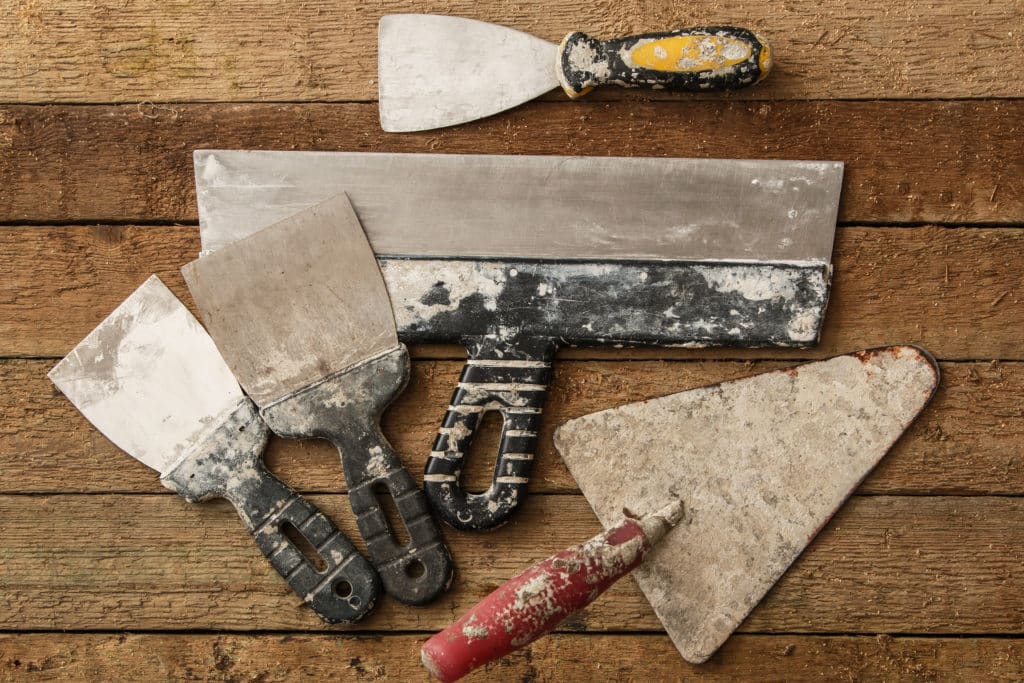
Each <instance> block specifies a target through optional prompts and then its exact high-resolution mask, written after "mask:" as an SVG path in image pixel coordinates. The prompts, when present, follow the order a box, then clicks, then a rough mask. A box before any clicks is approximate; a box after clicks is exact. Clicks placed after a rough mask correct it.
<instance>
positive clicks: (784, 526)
mask: <svg viewBox="0 0 1024 683" xmlns="http://www.w3.org/2000/svg"><path fill="white" fill-rule="evenodd" d="M938 379H939V378H938V368H937V367H936V365H935V361H934V360H933V359H932V358H931V357H930V356H929V355H928V354H927V353H925V352H923V351H922V350H920V349H918V348H915V347H910V346H893V347H887V348H882V349H874V350H871V351H864V352H861V353H856V354H849V355H845V356H839V357H836V358H832V359H829V360H825V361H819V362H816V363H808V364H805V365H801V366H797V367H795V368H789V369H786V370H778V371H774V372H769V373H765V374H761V375H757V376H754V377H750V378H746V379H740V380H735V381H732V382H725V383H722V384H718V385H713V386H709V387H703V388H700V389H694V390H692V391H684V392H682V393H679V394H674V395H672V396H666V397H664V398H658V399H654V400H650V401H643V402H640V403H633V404H630V405H627V406H622V407H620V408H613V409H611V410H605V411H602V412H599V413H593V414H591V415H587V416H584V417H581V418H579V419H576V420H570V421H569V422H567V423H566V424H565V425H563V426H562V427H560V428H559V429H558V430H557V431H556V433H555V445H556V447H557V448H558V451H559V452H560V453H561V455H562V458H563V459H564V461H565V463H566V465H567V466H568V467H569V470H570V471H571V472H572V474H573V477H574V478H575V479H576V481H577V482H578V483H579V485H580V488H581V489H582V491H583V494H584V495H585V496H586V498H587V500H588V501H589V502H590V504H591V506H592V507H593V508H594V511H595V512H596V513H597V516H598V518H600V520H601V523H602V524H604V525H605V526H606V527H607V526H609V525H611V524H614V523H616V522H617V521H618V520H620V519H621V515H622V510H623V508H627V509H629V510H630V511H631V512H632V513H634V514H636V515H638V516H643V515H646V514H648V513H650V512H653V511H655V510H657V509H658V508H659V507H661V506H663V505H665V504H666V503H667V502H669V501H671V500H682V501H683V504H684V507H685V510H686V517H685V519H684V520H683V521H682V522H681V523H680V524H679V525H678V526H677V527H676V529H675V530H674V531H672V532H671V533H670V534H669V535H668V536H666V537H665V538H664V539H663V540H662V542H661V543H660V544H659V545H658V546H657V547H656V548H655V549H654V550H653V551H652V552H651V554H650V555H649V556H648V558H647V560H646V561H645V562H644V564H643V565H641V566H640V567H639V568H637V569H636V571H635V572H634V576H635V577H636V580H637V583H638V584H639V585H640V588H641V590H643V592H644V594H645V595H646V596H647V598H648V600H650V601H651V604H652V606H653V607H654V611H655V612H656V613H657V615H658V617H659V618H660V619H661V621H662V623H663V624H664V625H665V628H666V630H667V631H668V634H669V636H670V637H671V638H672V640H673V642H674V643H675V644H676V647H677V648H678V649H679V651H680V652H681V653H682V655H683V657H685V658H686V659H687V660H689V661H691V662H698V663H699V662H703V661H705V660H707V659H708V658H709V657H710V656H711V655H712V654H713V653H714V651H715V650H716V649H717V648H718V647H719V646H720V645H721V644H722V643H723V642H724V641H725V640H726V639H727V638H728V637H729V634H731V633H732V632H733V630H734V629H735V628H736V627H737V626H739V624H740V622H742V621H743V619H744V618H745V617H746V616H747V614H749V612H750V611H751V610H752V609H753V608H754V607H755V606H756V605H757V603H758V602H760V600H761V598H763V597H764V595H765V593H767V592H768V590H769V589H770V588H771V587H772V585H773V584H774V583H775V582H776V581H777V580H778V579H779V578H780V577H781V576H782V574H783V573H784V572H785V571H786V568H787V567H789V565H790V564H791V563H792V562H793V561H794V560H795V559H796V558H797V556H799V555H800V553H801V552H802V551H803V549H804V548H805V547H806V546H807V544H808V543H810V541H811V539H812V538H814V536H815V535H816V534H817V533H818V531H819V530H820V529H821V528H822V527H823V526H824V525H825V523H826V522H827V521H828V520H829V519H830V518H831V517H832V515H833V514H834V513H835V512H836V510H837V509H838V508H839V506H840V505H842V503H843V501H844V500H846V498H847V497H848V496H849V495H850V494H851V493H852V492H853V490H854V489H855V488H856V487H857V485H858V484H859V483H860V482H861V481H862V480H863V479H864V477H865V476H866V475H867V474H868V472H870V471H871V469H872V468H873V467H874V466H875V465H876V464H877V463H878V461H879V460H880V459H881V458H882V457H883V456H884V455H885V454H886V452H887V451H888V450H889V449H890V447H891V446H892V445H893V443H894V442H895V441H896V440H897V439H898V438H899V437H900V435H901V434H902V433H903V431H904V430H905V429H906V428H907V426H908V425H909V424H910V423H911V422H913V420H914V419H915V418H916V417H917V415H918V414H919V413H920V411H921V410H922V409H923V408H924V406H925V405H926V404H927V403H928V401H929V399H930V398H931V397H932V395H933V394H934V392H935V388H936V386H937V384H938Z"/></svg>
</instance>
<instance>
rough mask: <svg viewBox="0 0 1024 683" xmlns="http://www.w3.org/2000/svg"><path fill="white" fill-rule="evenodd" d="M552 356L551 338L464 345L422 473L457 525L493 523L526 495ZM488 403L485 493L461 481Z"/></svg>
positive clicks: (434, 500)
mask: <svg viewBox="0 0 1024 683" xmlns="http://www.w3.org/2000/svg"><path fill="white" fill-rule="evenodd" d="M553 356H554V343H553V342H552V341H549V340H530V341H529V342H528V343H519V344H516V343H507V344H503V345H499V347H498V348H495V347H494V346H492V345H491V344H487V343H481V344H474V345H472V346H471V347H470V359H469V360H468V361H467V362H466V366H465V367H464V368H463V369H462V376H461V377H460V378H459V385H458V387H457V388H456V389H455V392H454V393H453V394H452V399H451V405H449V406H448V411H447V412H446V413H445V416H444V422H443V423H442V426H441V428H440V429H439V430H438V434H437V439H436V440H435V441H434V447H433V449H432V450H431V453H430V457H429V458H428V459H427V467H426V472H425V473H424V475H423V488H424V490H426V493H427V497H428V498H430V502H431V504H432V505H433V507H434V509H435V510H436V511H437V513H438V514H439V515H440V516H441V518H442V519H443V520H444V521H445V522H447V523H448V524H450V525H451V526H453V527H455V528H456V529H462V530H465V531H484V530H487V529H494V528H497V527H499V526H501V525H502V524H504V523H505V522H507V521H508V519H509V516H510V515H511V514H512V513H513V512H514V511H515V509H516V507H517V506H518V505H519V503H520V502H522V500H523V498H525V497H526V489H527V485H528V484H529V482H530V470H531V469H532V467H533V458H534V452H535V451H536V449H537V431H538V429H539V428H540V419H541V410H542V409H543V407H544V400H545V399H546V397H547V387H548V383H549V382H550V380H551V362H552V358H553ZM490 410H497V411H499V412H500V413H501V416H502V427H501V441H500V443H499V444H498V458H497V461H496V462H495V465H494V476H493V478H492V480H491V485H490V487H489V488H488V489H487V490H486V491H484V492H483V493H468V492H467V491H466V490H465V489H463V488H462V485H461V484H460V482H459V476H460V475H461V473H462V462H463V460H464V458H465V457H466V453H467V452H468V451H469V448H470V445H471V444H472V442H473V437H474V435H475V434H476V429H477V427H478V426H479V425H480V420H481V418H482V417H483V415H484V414H485V413H486V412H488V411H490Z"/></svg>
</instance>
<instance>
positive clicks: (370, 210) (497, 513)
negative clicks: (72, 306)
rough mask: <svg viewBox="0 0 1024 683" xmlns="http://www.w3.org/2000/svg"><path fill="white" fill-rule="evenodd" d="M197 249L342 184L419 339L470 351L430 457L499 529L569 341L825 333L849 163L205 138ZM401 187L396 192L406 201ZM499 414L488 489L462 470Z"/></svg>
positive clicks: (520, 485)
mask: <svg viewBox="0 0 1024 683" xmlns="http://www.w3.org/2000/svg"><path fill="white" fill-rule="evenodd" d="M195 164H196V190H197V197H198V203H199V221H200V234H201V237H202V243H203V252H204V253H215V252H217V251H218V250H219V249H221V248H223V247H224V246H225V245H228V244H231V243H233V242H234V241H236V240H238V239H241V238H243V237H245V236H247V235H250V234H252V233H253V232H254V231H255V230H257V229H258V228H259V227H261V226H266V225H268V224H269V223H271V222H274V221H276V220H280V219H282V218H284V217H286V216H289V215H291V214H293V213H295V212H296V211H299V210H301V209H303V208H306V207H308V206H311V205H313V204H315V203H317V202H319V201H322V200H324V199H325V198H327V197H330V196H333V195H335V194H337V193H338V192H341V191H343V190H344V191H345V192H346V193H347V194H348V195H349V197H350V198H351V200H352V204H353V206H354V207H355V209H356V212H357V214H358V215H359V217H360V221H361V223H362V225H363V228H364V229H365V231H366V235H367V237H368V238H369V240H370V243H371V245H372V247H373V249H374V251H375V253H376V254H377V258H378V261H379V263H380V266H381V270H382V271H383V274H384V280H385V283H386V285H387V289H388V294H389V295H390V298H391V303H392V307H393V310H394V314H395V319H396V323H397V325H398V335H399V339H401V340H402V341H404V342H406V343H439V342H440V343H444V342H447V343H451V342H456V343H462V344H465V345H466V347H467V348H468V350H469V362H468V363H467V365H466V367H465V370H464V372H463V375H462V377H461V379H460V383H459V386H458V387H457V388H456V391H455V393H454V395H453V397H452V401H451V408H450V410H449V411H448V412H447V414H446V415H445V418H444V422H443V426H442V428H441V429H440V430H439V433H438V437H437V440H436V441H435V443H434V447H433V452H432V454H431V457H430V458H429V460H428V464H427V475H426V477H425V481H424V487H425V488H426V491H427V495H428V496H429V497H430V498H431V502H432V503H433V505H434V507H435V508H436V509H437V510H438V512H439V514H440V515H441V516H442V517H443V518H444V519H445V521H447V522H448V523H449V524H452V525H453V526H456V527H458V528H462V529H489V528H493V527H495V526H498V525H500V524H501V523H503V522H505V521H506V520H507V519H508V517H509V515H510V514H511V513H512V511H513V510H514V509H515V507H516V505H517V504H518V502H519V501H520V500H521V499H522V498H523V496H525V494H526V488H527V482H528V480H529V475H530V466H531V463H532V457H533V453H534V450H535V446H536V432H537V429H538V425H539V423H540V411H541V409H542V404H543V401H544V396H545V389H546V386H547V382H548V379H549V377H550V364H551V360H552V356H553V353H554V349H555V346H556V344H569V345H588V344H605V345H609V344H624V345H644V344H650V345H662V346H710V345H726V346H807V345H810V344H813V343H815V342H816V341H817V339H818V334H819V332H820V330H821V325H822V321H823V318H824V313H825V306H826V303H827V301H828V288H829V282H830V278H831V273H832V266H831V254H832V240H833V237H834V233H835V225H836V213H837V211H838V206H839V194H840V187H841V183H842V175H843V165H842V164H841V163H837V162H803V161H742V160H701V159H660V158H614V157H563V156H498V155H463V154H453V155H443V154H442V155H438V154H365V153H352V152H262V151H245V150H240V151H209V150H200V151H197V152H196V153H195ZM395 197H401V198H402V201H395ZM488 410H500V411H501V413H502V415H503V417H504V418H505V420H504V426H503V433H502V439H501V444H500V446H499V456H498V460H497V463H496V466H495V473H494V479H493V481H492V484H491V486H490V488H489V489H488V490H487V491H485V492H483V493H480V494H469V493H467V492H466V491H465V490H464V489H462V487H461V486H460V484H459V481H458V476H459V472H460V470H461V468H462V461H463V457H464V454H465V453H466V452H467V451H468V448H469V444H470V443H471V441H472V438H473V434H474V431H475V428H476V425H477V424H478V423H479V420H480V417H481V415H483V414H484V413H485V412H486V411H488Z"/></svg>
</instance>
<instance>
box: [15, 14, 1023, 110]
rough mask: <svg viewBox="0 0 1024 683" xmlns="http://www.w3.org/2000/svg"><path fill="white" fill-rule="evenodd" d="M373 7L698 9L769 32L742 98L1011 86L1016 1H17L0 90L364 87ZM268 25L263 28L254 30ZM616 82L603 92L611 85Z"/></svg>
mask: <svg viewBox="0 0 1024 683" xmlns="http://www.w3.org/2000/svg"><path fill="white" fill-rule="evenodd" d="M388 11H404V12H431V11H433V12H444V13H450V14H455V15H461V16H467V17H473V18H478V19H483V20H487V21H492V22H496V23H500V24H504V25H506V26H509V27H512V28H516V29H519V30H523V31H527V32H530V33H533V34H534V35H537V36H539V37H541V38H544V39H547V40H550V41H552V42H555V43H557V42H559V41H560V40H561V39H562V37H563V36H564V35H565V34H566V33H568V32H570V31H574V30H579V29H582V30H586V31H588V32H590V33H592V34H594V35H596V36H599V37H604V38H610V37H615V36H618V35H628V34H630V33H637V32H645V31H655V30H666V29H671V28H679V27H683V26H693V25H701V24H705V25H706V24H709V23H710V24H722V23H732V24H737V25H744V26H748V27H750V28H752V29H754V30H757V31H759V32H761V33H763V34H764V35H765V36H767V37H768V39H769V40H770V42H771V44H772V45H773V46H774V49H775V61H776V69H775V73H774V74H773V75H772V76H771V78H770V79H769V80H768V81H766V82H765V83H764V84H762V85H763V87H758V88H756V89H755V90H751V91H750V92H749V93H744V94H742V95H739V96H742V97H748V98H772V99H783V98H796V99H823V98H864V99H874V98H922V97H943V98H946V97H949V98H964V97H1020V96H1022V95H1024V89H1022V86H1021V83H1020V79H1015V78H1007V77H1006V75H1005V68H1006V65H1007V64H1012V63H1015V62H1016V60H1017V59H1018V58H1019V55H1020V53H1021V51H1022V50H1024V43H1022V40H1024V39H1022V31H1021V30H1020V29H1021V26H1022V24H1024V17H1022V9H1021V6H1020V4H1019V3H1015V2H1001V3H992V2H987V1H985V0H961V2H957V3H931V4H925V5H922V4H919V3H911V2H899V3H889V2H885V0H870V1H868V2H860V3H856V4H853V3H848V2H843V0H791V1H790V2H786V3H784V4H779V5H775V6H772V7H771V11H767V10H766V8H765V7H764V6H762V5H759V4H754V5H751V4H749V3H744V2H742V1H741V0H718V1H713V0H694V1H693V2H689V3H686V5H685V6H680V5H679V4H678V3H673V2H669V1H668V0H659V1H657V2H624V3H617V4H607V3H591V4H586V3H553V2H545V1H543V0H528V1H526V2H516V3H514V4H509V3H502V2H498V1H497V0H487V1H486V2H473V1H472V0H457V1H455V2H446V3H437V2H427V1H424V0H418V1H416V2H411V3H404V4H403V5H402V6H401V7H387V8H385V7H381V8H379V9H378V8H375V7H368V6H366V5H365V4H361V3H359V2H355V1H354V0H348V1H342V2H336V3H330V4H328V5H320V4H309V5H303V4H299V5H280V4H275V3H265V2H253V1H252V0H228V1H227V2H217V3H200V4H195V3H191V2H187V1H185V0H175V1H173V2H160V1H158V0H139V1H137V2H131V3H127V4H125V3H120V2H118V3H114V2H110V1H108V0H106V1H100V2H93V1H91V0H74V1H70V2H60V3H39V2H32V1H28V0H23V1H20V2H18V3H16V4H14V5H13V6H11V8H10V9H9V11H7V12H4V13H3V14H2V15H0V36H3V38H4V40H3V42H4V44H5V45H6V46H7V48H6V49H5V50H4V51H3V53H2V54H0V100H2V101H6V102H17V101H20V102H52V101H65V102H114V101H120V102H125V101H127V102H135V101H140V100H151V99H152V100H161V101H171V100H175V101H196V100H206V101H253V100H262V101H311V100H367V101H369V100H373V99H375V98H376V87H377V86H376V75H377V64H376V57H377V50H376V47H377V46H376V38H377V30H376V24H377V19H378V17H379V16H380V14H382V13H386V12H388ZM270 27H273V30H268V29H269V28H270ZM623 96H624V95H623V94H621V93H615V92H613V93H611V94H607V95H606V97H609V98H612V97H620V98H621V97H623Z"/></svg>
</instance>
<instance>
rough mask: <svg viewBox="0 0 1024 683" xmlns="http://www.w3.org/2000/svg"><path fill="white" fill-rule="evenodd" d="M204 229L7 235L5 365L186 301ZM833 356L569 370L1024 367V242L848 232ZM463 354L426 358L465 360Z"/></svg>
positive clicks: (1, 303) (968, 233) (1, 244)
mask: <svg viewBox="0 0 1024 683" xmlns="http://www.w3.org/2000/svg"><path fill="white" fill-rule="evenodd" d="M198 250H199V238H198V229H197V228H195V227H146V228H143V227H133V226H99V227H84V226H83V227H42V226H40V227H11V228H5V229H2V230H0V259H2V260H3V261H4V262H5V264H6V268H4V269H0V357H12V356H13V357H17V356H20V357H43V356H63V355H64V354H66V353H67V352H68V351H69V350H71V348H73V347H74V345H75V344H77V343H78V342H79V341H80V340H81V339H82V338H83V337H84V336H85V335H86V334H88V333H89V331H91V330H92V329H93V328H94V327H95V326H96V325H97V324H98V323H99V322H100V321H101V320H103V318H105V317H106V316H107V314H109V312H110V311H111V310H113V309H114V308H115V307H116V306H117V305H118V304H119V303H120V302H121V301H123V300H124V298H125V297H127V296H128V295H129V294H130V293H131V292H132V291H133V290H134V289H135V288H136V287H138V285H139V284H140V283H142V282H143V281H144V280H145V279H146V278H147V277H148V276H149V275H150V274H151V273H154V272H155V273H157V274H159V275H160V277H161V278H163V279H164V281H165V282H166V283H167V284H168V286H169V287H171V289H172V290H173V291H174V292H175V293H176V294H178V295H179V296H181V297H182V298H183V299H185V300H186V301H190V299H189V297H188V291H187V289H186V288H185V286H184V282H183V281H182V279H181V274H180V273H179V271H178V268H179V267H180V266H181V265H182V264H183V263H186V262H187V261H190V260H192V259H193V258H195V256H196V255H197V254H198ZM835 264H836V272H835V276H834V289H833V293H832V299H831V303H830V304H829V310H828V313H827V316H826V323H825V333H824V336H823V339H822V342H821V344H819V345H818V346H816V347H814V348H813V349H810V350H795V351H780V350H778V349H776V350H772V349H755V350H734V349H727V350H717V351H716V350H710V351H709V350H693V349H647V350H637V351H625V352H619V351H615V352H614V353H613V354H612V355H609V354H608V352H607V351H606V352H604V353H603V355H602V352H601V351H600V350H592V349H580V350H569V351H566V352H565V353H563V354H562V356H563V357H566V358H599V357H605V358H608V357H615V358H627V357H632V358H648V359H649V358H708V357H719V358H722V357H726V358H737V357H740V358H768V357H788V358H808V357H823V356H830V355H835V354H838V353H845V352H848V351H850V350H854V349H857V348H864V347H869V346H878V345H881V344H887V343H906V342H915V343H919V344H921V345H923V346H925V347H926V348H928V349H929V350H930V351H932V353H934V354H935V355H936V356H938V357H939V358H942V359H990V360H991V359H1001V360H1022V359H1024V338H1022V336H1021V334H1020V330H1019V328H1018V327H1017V326H1016V325H1013V324H1010V322H1011V321H1014V320H1024V293H1022V292H1021V289H1020V283H1021V282H1022V280H1024V231H1022V230H1017V229H1014V228H970V229H950V228H939V227H921V228H903V229H898V230H894V229H880V228H840V229H839V232H838V238H837V244H836V254H835ZM461 353H463V352H462V351H460V350H459V349H458V348H457V347H454V346H449V347H438V348H435V349H430V350H426V351H424V350H419V351H418V355H419V357H424V356H425V355H428V356H432V357H449V358H451V357H457V356H458V355H460V354H461Z"/></svg>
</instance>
